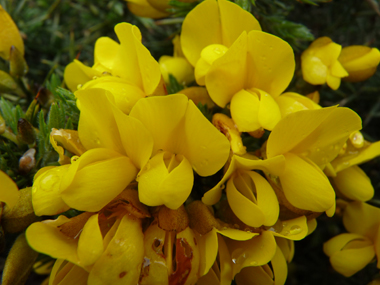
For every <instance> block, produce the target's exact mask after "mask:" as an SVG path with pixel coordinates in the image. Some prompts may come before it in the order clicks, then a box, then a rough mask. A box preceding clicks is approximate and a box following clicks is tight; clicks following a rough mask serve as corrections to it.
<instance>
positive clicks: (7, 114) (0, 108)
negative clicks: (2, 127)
mask: <svg viewBox="0 0 380 285" xmlns="http://www.w3.org/2000/svg"><path fill="white" fill-rule="evenodd" d="M0 112H1V115H2V117H3V118H4V120H5V123H6V125H7V126H8V127H10V128H11V129H12V131H13V133H14V134H16V135H17V122H18V120H19V119H20V118H23V117H24V112H23V111H22V110H21V107H20V106H19V105H17V106H13V104H12V103H11V102H9V101H8V100H6V99H4V98H3V97H1V99H0Z"/></svg>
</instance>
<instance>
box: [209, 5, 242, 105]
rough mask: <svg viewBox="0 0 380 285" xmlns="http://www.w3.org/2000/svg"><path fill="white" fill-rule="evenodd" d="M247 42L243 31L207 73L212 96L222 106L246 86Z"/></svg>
mask: <svg viewBox="0 0 380 285" xmlns="http://www.w3.org/2000/svg"><path fill="white" fill-rule="evenodd" d="M210 1H212V0H210ZM210 1H209V2H210ZM247 44H248V43H247V33H246V32H243V33H242V34H241V35H240V36H239V38H238V39H237V40H236V41H235V42H234V44H233V45H232V46H231V47H230V48H229V50H228V51H227V52H226V53H225V54H224V55H223V56H222V57H221V58H219V59H217V60H215V61H214V63H213V64H212V66H211V67H210V69H209V71H208V73H207V74H206V87H207V90H208V92H209V94H210V97H211V99H212V100H213V101H214V102H215V103H216V104H217V105H218V106H220V107H222V108H224V107H225V106H226V104H228V102H230V101H231V99H232V97H233V96H234V94H236V93H237V92H239V91H240V90H242V89H244V87H245V81H246V80H245V79H246V76H247V75H246V71H247V60H246V58H247ZM223 82H229V84H227V85H226V84H223Z"/></svg>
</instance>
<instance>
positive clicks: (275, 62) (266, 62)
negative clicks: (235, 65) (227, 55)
mask: <svg viewBox="0 0 380 285" xmlns="http://www.w3.org/2000/svg"><path fill="white" fill-rule="evenodd" d="M246 64H247V67H248V74H247V75H246V76H247V82H246V85H245V86H246V88H257V89H260V90H263V91H265V92H267V93H268V94H269V95H271V96H272V97H277V96H279V95H280V94H281V93H282V92H283V91H284V90H285V89H286V88H287V87H288V85H289V83H290V81H291V80H292V78H293V74H294V69H295V61H294V53H293V49H292V48H291V47H290V45H289V44H288V43H287V42H285V41H284V40H282V39H280V38H279V37H276V36H274V35H271V34H268V33H264V32H261V31H251V32H249V33H248V55H247V63H246Z"/></svg>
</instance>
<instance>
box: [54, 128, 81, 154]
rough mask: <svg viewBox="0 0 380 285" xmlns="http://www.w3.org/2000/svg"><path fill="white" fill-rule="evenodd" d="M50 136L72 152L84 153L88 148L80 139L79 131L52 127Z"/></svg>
mask: <svg viewBox="0 0 380 285" xmlns="http://www.w3.org/2000/svg"><path fill="white" fill-rule="evenodd" d="M50 136H51V137H52V138H53V139H54V141H56V142H58V143H60V144H61V145H62V146H63V148H64V149H66V150H68V151H69V152H71V153H72V154H75V155H82V154H83V153H84V152H85V151H86V149H85V148H84V146H83V145H82V143H81V141H80V140H79V135H78V131H74V130H68V129H59V130H57V129H54V128H53V129H52V130H51V132H50Z"/></svg>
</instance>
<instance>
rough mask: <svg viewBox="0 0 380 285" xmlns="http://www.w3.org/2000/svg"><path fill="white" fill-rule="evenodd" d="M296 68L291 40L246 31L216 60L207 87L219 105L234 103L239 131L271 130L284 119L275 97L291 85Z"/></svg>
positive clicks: (232, 107)
mask: <svg viewBox="0 0 380 285" xmlns="http://www.w3.org/2000/svg"><path fill="white" fill-rule="evenodd" d="M294 67H295V62H294V55H293V50H292V48H291V47H290V46H289V44H288V43H286V42H285V41H283V40H281V39H280V38H278V37H276V36H273V35H270V34H267V33H264V32H261V31H250V32H249V33H248V34H247V33H246V32H243V33H242V34H241V35H240V37H239V38H238V39H237V40H236V41H235V42H234V43H233V44H232V45H231V47H230V48H229V49H228V51H227V52H226V53H225V54H224V55H223V56H222V57H220V58H219V59H217V60H215V61H214V62H213V64H212V65H211V67H210V69H209V71H208V73H207V74H206V87H207V90H208V92H209V94H210V97H211V99H212V100H213V101H214V102H215V103H216V104H217V105H218V106H220V107H223V108H224V107H225V106H226V105H227V104H228V103H229V102H231V104H230V108H231V117H232V119H233V120H234V122H235V123H236V125H237V127H238V129H239V131H241V132H252V131H256V130H259V129H261V128H264V129H267V130H272V129H273V128H274V126H275V125H276V124H277V122H278V121H279V120H280V119H281V112H280V108H279V106H278V104H277V103H276V101H275V98H276V97H278V96H279V95H281V93H282V92H283V91H284V90H285V88H286V87H288V85H289V83H290V81H291V79H292V77H293V73H294ZM225 82H229V84H225Z"/></svg>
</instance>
